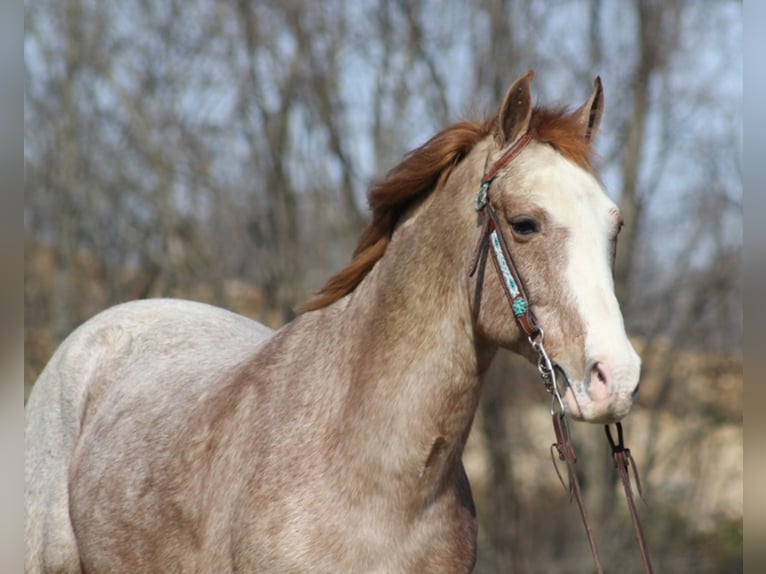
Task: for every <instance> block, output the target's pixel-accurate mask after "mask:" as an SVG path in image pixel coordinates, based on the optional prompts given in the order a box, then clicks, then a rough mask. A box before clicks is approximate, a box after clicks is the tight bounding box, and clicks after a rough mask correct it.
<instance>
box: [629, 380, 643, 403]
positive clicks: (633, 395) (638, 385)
mask: <svg viewBox="0 0 766 574" xmlns="http://www.w3.org/2000/svg"><path fill="white" fill-rule="evenodd" d="M640 386H641V381H638V383H636V388H635V389H633V392H632V393H631V394H630V396H631V397H632V398H634V399H635V398H636V395H637V394H638V388H639V387H640Z"/></svg>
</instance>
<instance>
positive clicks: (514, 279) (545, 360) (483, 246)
mask: <svg viewBox="0 0 766 574" xmlns="http://www.w3.org/2000/svg"><path fill="white" fill-rule="evenodd" d="M531 139H532V136H531V134H530V133H529V132H526V133H525V134H523V135H522V136H521V137H519V138H518V139H517V140H516V141H515V142H514V143H513V145H512V146H511V147H510V148H509V149H508V150H507V151H506V152H505V153H504V154H503V155H502V156H501V157H500V159H498V160H497V161H496V162H495V163H494V164H493V165H492V167H491V168H490V169H489V170H488V171H487V172H486V173H485V175H484V177H482V179H481V187H480V188H479V191H478V193H477V194H476V197H475V199H474V209H475V210H476V212H477V213H478V214H479V220H480V226H481V231H480V233H479V239H478V240H477V242H476V247H475V248H474V251H473V255H472V256H471V260H470V263H469V268H468V275H469V277H472V276H473V275H474V273H475V272H476V270H477V268H479V267H480V268H481V269H480V273H479V277H483V274H484V266H485V265H486V261H487V257H488V256H491V258H492V262H493V263H494V267H495V271H497V274H498V278H499V279H500V283H501V284H502V286H503V291H504V292H505V295H506V298H507V299H508V303H509V304H510V307H511V310H512V312H513V316H514V318H515V320H516V323H517V324H518V326H519V328H520V329H521V330H522V332H523V333H524V334H525V335H526V336H527V339H528V340H529V343H530V345H531V346H532V349H533V350H534V351H535V353H536V354H537V369H538V371H539V373H540V377H541V378H542V380H543V384H544V386H545V389H546V390H547V391H548V392H549V393H550V394H551V417H552V419H553V429H554V433H555V435H556V442H554V443H553V444H552V445H551V447H550V450H551V458H552V460H553V463H554V468H555V469H556V473H557V474H558V477H559V480H561V482H562V484H564V481H563V479H562V477H561V473H560V472H559V470H558V467H557V466H556V459H555V457H554V454H553V453H554V451H555V452H556V453H557V454H558V457H559V460H561V461H563V462H565V463H566V466H567V475H568V479H569V487H568V490H569V493H570V499H571V498H572V497H573V498H575V500H576V501H577V506H578V507H579V510H580V516H581V518H582V522H583V525H584V526H585V531H586V534H587V536H588V542H589V544H590V548H591V553H592V554H593V561H594V563H595V566H596V571H597V572H598V573H599V574H603V571H604V570H603V567H602V566H601V560H600V558H599V554H598V549H597V548H596V539H595V537H594V535H593V528H592V527H591V525H590V520H589V519H588V514H587V511H586V509H585V503H584V501H583V498H582V492H581V489H580V484H579V481H578V479H577V472H576V471H575V463H576V462H577V456H576V454H575V451H574V445H573V444H572V440H571V436H570V434H569V424H568V422H567V418H566V411H565V410H564V402H563V400H562V398H561V394H560V393H559V389H558V385H557V381H556V374H557V372H558V373H559V374H561V375H562V376H563V377H564V379H565V381H566V382H567V383H568V380H567V377H566V373H565V372H564V371H563V369H561V368H560V367H559V366H558V365H557V364H556V363H555V362H553V361H552V360H551V359H550V357H549V356H548V353H547V352H546V350H545V346H544V344H543V341H544V338H545V334H544V332H543V329H542V327H540V325H539V324H538V323H537V319H536V318H535V315H534V313H533V311H532V309H531V306H530V302H529V297H528V296H527V292H526V289H525V288H524V282H523V281H522V280H521V276H520V275H519V272H518V269H517V268H516V265H515V264H514V262H513V257H512V256H511V252H510V250H509V248H508V244H507V242H506V241H505V237H504V236H503V233H502V229H501V227H500V221H499V219H498V216H497V213H496V212H495V209H494V207H493V206H492V203H491V201H490V197H489V189H490V186H491V185H492V182H493V181H494V180H495V178H496V177H497V175H498V174H499V173H500V171H502V170H503V168H505V167H506V166H507V165H508V164H509V163H510V162H511V161H512V160H513V159H514V158H515V157H516V156H518V155H519V154H520V153H521V151H522V150H523V149H524V148H525V147H526V145H527V144H528V143H529V142H530V141H531ZM480 289H481V286H479V285H477V287H476V290H477V301H478V302H480V293H479V291H480ZM476 312H478V310H477V311H476ZM616 427H617V436H618V441H617V442H615V441H614V439H613V437H612V433H611V430H610V427H609V425H604V428H605V430H606V436H607V439H608V441H609V445H610V448H611V450H612V458H613V461H614V465H615V468H616V469H617V471H618V474H619V476H620V479H621V481H622V484H623V488H624V490H625V496H626V499H627V502H628V507H629V509H630V513H631V519H632V521H633V526H634V530H635V533H636V538H637V540H638V545H639V550H640V552H641V558H642V560H643V563H644V571H645V572H647V573H649V574H652V573H653V572H654V570H653V568H652V563H651V559H650V558H649V550H648V548H647V545H646V540H645V538H644V533H643V529H642V528H641V521H640V519H639V517H638V511H637V510H636V507H635V502H634V500H633V489H632V486H631V483H630V473H629V469H630V468H632V469H633V476H634V477H635V479H636V485H637V488H638V492H639V495H640V496H641V497H642V498H643V493H642V492H641V482H640V480H639V478H638V470H637V468H636V463H635V461H634V460H633V457H632V455H631V454H630V449H628V448H626V447H625V444H624V442H623V431H622V424H621V423H619V422H617V423H616ZM565 488H566V485H565Z"/></svg>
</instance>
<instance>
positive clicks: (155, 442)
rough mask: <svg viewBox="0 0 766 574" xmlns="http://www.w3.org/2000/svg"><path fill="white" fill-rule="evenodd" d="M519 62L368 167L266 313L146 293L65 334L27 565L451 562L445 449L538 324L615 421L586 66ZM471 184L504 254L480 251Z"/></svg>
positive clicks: (460, 563)
mask: <svg viewBox="0 0 766 574" xmlns="http://www.w3.org/2000/svg"><path fill="white" fill-rule="evenodd" d="M532 78H533V72H532V71H531V70H530V71H529V72H527V73H526V74H524V75H522V76H521V77H519V78H518V79H517V80H516V81H514V82H513V83H512V84H511V86H510V88H509V89H508V91H507V93H506V95H505V97H504V98H503V100H502V102H501V104H500V106H499V107H498V111H497V112H496V113H494V114H492V115H491V116H490V117H489V118H488V119H486V120H484V121H482V122H472V121H461V122H459V123H456V124H454V125H451V126H449V127H447V128H445V129H443V130H442V131H440V132H439V133H437V134H436V135H434V136H433V137H432V138H431V139H429V140H428V141H427V142H426V143H425V144H423V145H422V146H420V147H418V148H417V149H415V150H413V151H411V152H409V153H408V154H407V155H406V156H405V157H404V159H403V160H402V162H401V163H400V164H399V165H397V166H396V167H394V168H393V169H392V170H391V171H390V172H389V173H388V174H387V175H386V176H385V177H383V178H382V179H380V180H378V181H376V182H374V183H373V184H371V186H370V189H369V190H368V199H369V204H370V208H371V211H372V217H371V221H370V223H369V224H368V226H367V227H366V228H365V230H364V231H363V233H362V235H361V237H360V239H359V243H358V246H357V248H356V251H355V252H354V254H353V256H352V258H351V261H350V263H349V264H348V266H347V267H345V268H344V269H342V270H341V271H339V272H338V273H337V274H335V275H334V276H332V277H331V278H330V279H329V280H328V282H327V284H326V285H325V287H324V288H322V289H321V290H320V291H319V292H317V293H316V294H315V296H314V297H313V298H311V299H310V300H309V301H308V302H307V303H306V304H305V305H304V308H303V309H302V310H301V312H300V313H299V314H298V315H297V317H296V318H295V319H294V320H293V321H292V322H290V323H288V324H287V325H285V326H284V327H282V328H280V329H279V330H277V331H276V332H274V331H272V330H270V329H268V328H266V327H264V326H263V325H261V324H259V323H257V322H255V321H252V320H250V319H248V318H245V317H242V316H239V315H236V314H234V313H231V312H229V311H226V310H223V309H220V308H217V307H213V306H209V305H206V304H202V303H195V302H190V301H182V300H174V299H150V300H141V301H134V302H129V303H124V304H121V305H118V306H115V307H112V308H110V309H107V310H105V311H103V312H101V313H100V314H98V315H96V316H95V317H93V318H91V319H90V320H88V321H86V322H85V323H84V324H83V325H81V326H80V327H78V328H77V329H76V330H75V331H74V332H73V333H72V334H71V335H70V336H69V337H68V338H67V339H65V341H64V342H63V343H62V344H61V345H60V346H59V348H58V349H57V350H56V352H55V354H54V356H53V357H52V359H51V360H50V362H49V364H48V365H47V366H46V368H45V369H44V371H43V372H42V374H41V375H40V377H39V380H38V381H37V383H36V384H35V386H34V388H33V390H32V392H31V395H30V397H29V400H28V404H27V407H26V429H25V430H26V446H25V451H26V457H25V507H26V526H25V567H26V570H27V572H266V573H277V572H278V573H285V572H296V573H297V572H320V573H321V572H333V573H337V572H418V573H431V572H438V573H444V572H455V573H459V572H470V571H471V570H472V569H473V567H474V564H475V560H476V544H477V519H476V510H475V507H474V504H473V499H472V495H471V489H470V484H469V482H468V478H467V476H466V472H465V470H464V467H463V464H462V453H463V449H464V445H465V443H466V439H467V437H468V433H469V430H470V428H471V425H472V422H473V419H474V415H475V412H476V409H477V404H478V401H479V397H480V391H481V386H482V378H483V375H484V374H485V373H486V371H487V369H488V367H489V365H490V363H491V361H492V360H493V357H494V356H495V354H496V352H497V350H498V349H500V348H503V349H508V350H510V351H512V352H515V353H518V354H520V355H522V356H525V357H527V358H528V359H529V360H531V361H536V360H537V359H538V358H539V357H538V355H537V354H536V352H535V346H534V345H530V344H529V343H530V342H533V343H534V342H535V340H533V339H536V338H537V337H538V336H539V337H540V339H542V335H543V331H542V329H544V340H545V348H546V350H547V353H548V354H549V356H550V358H551V361H552V364H553V365H555V369H556V370H557V371H558V372H560V373H563V374H564V375H565V376H564V377H559V378H560V379H563V381H564V382H563V383H562V385H563V386H564V388H563V389H562V390H561V393H560V396H559V399H560V400H561V404H562V408H564V409H565V411H566V414H567V415H569V416H571V417H572V418H574V419H576V420H580V421H585V422H591V423H604V422H610V421H617V420H620V419H621V418H622V417H624V416H625V415H626V414H627V413H628V412H629V410H630V408H631V405H632V403H633V400H634V397H635V392H636V391H637V387H638V380H639V372H640V359H639V357H638V355H637V353H636V352H635V350H634V348H633V346H632V345H631V343H630V341H629V339H628V337H627V335H626V333H625V327H624V324H623V318H622V315H621V312H620V308H619V304H618V302H617V299H616V296H615V293H614V283H613V265H614V261H613V259H614V252H615V245H616V240H617V234H618V231H619V228H620V226H621V216H620V212H619V210H618V209H617V207H616V206H615V204H614V203H613V202H612V201H611V200H610V199H609V198H608V196H607V195H606V194H605V192H604V190H603V188H602V186H601V184H600V183H599V180H598V179H597V174H596V171H595V168H594V166H593V139H594V136H595V135H596V133H597V131H598V128H599V124H600V120H601V114H602V110H603V99H604V97H603V88H602V84H601V81H600V79H599V78H596V80H595V82H594V87H593V91H592V93H591V95H590V96H589V97H588V99H587V100H586V101H585V103H583V104H582V105H581V106H579V107H577V108H565V107H562V108H554V107H543V106H539V105H534V106H533V104H532V95H531V93H532V92H531V84H532ZM511 152H512V153H511ZM501 160H502V161H501ZM490 169H492V171H493V173H492V179H491V184H492V185H491V188H490V187H489V184H488V183H487V182H486V181H484V178H483V176H486V174H487V172H488V171H489V170H490ZM480 182H481V183H482V185H481V190H483V192H484V193H483V196H482V202H480V201H479V199H478V197H479V195H477V191H479V186H480ZM484 183H487V185H483V184H484ZM487 191H489V193H487ZM485 204H486V205H488V206H489V207H490V208H491V209H492V214H493V215H492V224H493V231H494V232H495V233H494V235H493V237H492V241H493V242H494V241H496V240H497V238H498V236H499V237H500V238H501V239H502V242H503V244H504V245H505V246H506V248H507V251H508V255H509V256H510V257H512V265H511V266H512V273H511V275H507V274H503V273H502V272H501V271H503V270H502V269H501V267H502V265H501V266H498V273H492V272H486V267H485V262H486V261H487V259H488V258H490V257H494V255H492V253H491V250H492V247H488V243H489V240H487V238H486V236H485V234H484V232H483V231H482V230H483V229H485V228H486V223H482V222H483V221H484V220H485V218H484V217H483V216H482V214H481V213H480V209H481V208H482V206H483V205H485ZM493 245H494V243H493ZM477 259H478V260H479V262H478V264H477V261H476V260H477ZM492 260H493V261H496V260H495V259H492ZM506 267H507V266H506ZM489 269H491V267H490V268H489ZM506 271H507V269H506ZM509 277H511V278H512V279H513V278H515V279H516V283H520V284H523V289H522V291H523V293H524V294H525V296H526V299H525V300H524V303H526V302H527V301H528V304H529V308H528V309H523V310H522V311H523V313H522V314H521V315H519V314H517V313H518V311H519V309H518V308H517V307H518V302H513V304H509V298H508V294H507V289H508V286H509V285H510V283H509V281H508V278H509ZM512 279H511V283H512V282H513V281H512ZM517 287H521V285H518V286H517ZM514 301H516V300H514ZM520 317H524V318H525V320H527V321H530V320H533V322H534V330H533V332H532V334H531V335H530V334H529V333H528V332H527V330H526V329H524V328H522V327H523V325H522V321H521V320H520ZM557 394H559V393H558V391H557Z"/></svg>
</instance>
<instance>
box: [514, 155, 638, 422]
mask: <svg viewBox="0 0 766 574" xmlns="http://www.w3.org/2000/svg"><path fill="white" fill-rule="evenodd" d="M519 160H521V161H519V166H518V169H519V174H529V175H528V176H527V177H526V180H525V176H524V175H520V176H521V178H522V181H524V185H523V188H524V189H525V190H526V193H528V194H530V197H531V198H533V199H534V200H535V201H536V203H538V204H539V205H541V206H543V207H545V209H546V211H547V212H548V213H549V215H550V217H551V219H552V222H553V224H555V225H558V226H561V227H564V228H565V229H567V231H568V241H567V246H566V254H567V268H566V271H565V275H564V276H565V278H566V281H565V282H566V285H563V286H562V288H563V289H567V290H568V291H569V293H570V294H571V295H572V298H573V300H574V302H575V304H576V308H577V312H578V314H579V316H580V320H581V321H582V323H583V325H584V326H585V348H584V350H583V351H582V352H584V359H585V368H584V372H578V373H575V372H568V373H567V375H568V376H569V379H570V383H571V386H570V389H569V390H568V391H567V396H566V403H567V405H568V407H569V410H570V414H571V415H572V416H573V417H574V418H578V419H583V420H587V421H589V422H610V421H613V420H619V419H620V418H622V417H623V416H625V415H626V414H627V413H628V411H629V410H630V407H631V405H632V403H633V391H634V390H635V388H636V385H637V384H638V378H639V372H640V365H641V362H640V359H639V357H638V355H637V354H636V352H635V350H634V349H633V346H632V344H631V343H630V340H629V339H628V337H627V334H626V333H625V326H624V323H623V319H622V313H621V312H620V308H619V304H618V302H617V298H616V297H615V294H614V282H613V279H612V269H611V261H610V256H609V253H610V239H611V236H612V235H613V233H614V230H615V228H616V226H617V224H618V222H617V218H618V217H619V212H618V211H617V208H616V206H615V205H614V203H613V202H612V201H611V200H610V199H609V198H608V197H607V196H606V194H605V193H604V192H603V190H602V189H601V186H600V185H599V183H598V181H597V180H596V179H595V178H594V177H593V176H592V175H591V174H590V173H588V172H586V171H585V170H583V169H581V168H579V167H578V166H576V165H575V164H573V163H572V162H570V161H568V160H566V159H565V158H564V157H563V156H561V155H560V154H559V153H557V152H556V151H554V150H553V149H552V148H550V147H549V146H546V145H542V144H537V145H534V146H533V145H530V146H529V148H528V150H526V153H525V154H524V155H523V157H520V158H519ZM533 304H534V302H533ZM543 328H545V325H543ZM565 344H566V343H565ZM552 358H553V359H554V360H556V358H555V357H552ZM562 366H563V365H562Z"/></svg>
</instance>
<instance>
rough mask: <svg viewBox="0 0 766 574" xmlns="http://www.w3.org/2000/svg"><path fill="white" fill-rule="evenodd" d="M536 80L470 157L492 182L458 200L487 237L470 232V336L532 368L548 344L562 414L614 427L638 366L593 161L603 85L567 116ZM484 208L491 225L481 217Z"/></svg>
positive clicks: (608, 211)
mask: <svg viewBox="0 0 766 574" xmlns="http://www.w3.org/2000/svg"><path fill="white" fill-rule="evenodd" d="M531 80H532V72H528V73H527V74H526V75H524V76H522V77H521V78H519V79H518V80H517V81H516V82H514V83H513V84H512V85H511V87H510V89H509V90H508V92H507V94H506V96H505V98H504V100H503V103H502V104H501V106H500V108H499V112H498V114H497V116H496V118H494V120H493V121H492V123H491V125H490V127H489V130H488V131H489V132H490V134H489V135H488V136H487V137H486V138H485V140H484V141H483V142H481V144H480V145H477V146H476V148H475V149H474V150H472V154H476V155H475V156H474V162H473V163H474V164H477V165H479V166H480V169H481V170H482V173H483V174H484V176H483V178H482V180H481V183H484V184H487V185H483V186H482V187H481V188H480V181H478V180H474V183H475V186H474V187H473V188H472V191H473V192H474V193H476V192H478V197H477V198H476V199H475V200H474V205H473V206H472V205H471V200H470V199H469V198H468V197H465V198H463V200H462V201H463V202H464V204H465V205H464V206H463V208H464V219H465V220H466V221H467V222H468V224H469V225H470V226H471V227H472V228H473V229H474V230H475V229H476V228H477V227H478V228H479V229H480V231H474V234H476V233H478V234H479V236H480V237H479V239H478V240H477V241H478V245H477V246H476V247H474V246H473V245H468V246H466V250H467V254H469V255H470V257H471V259H472V260H473V262H472V264H471V267H472V273H471V278H470V279H469V281H470V284H469V293H470V296H471V305H472V306H473V309H474V328H475V330H476V332H477V335H478V336H479V337H480V338H481V339H483V340H485V341H488V342H489V343H491V344H493V345H497V346H500V347H504V348H507V349H510V350H513V351H515V352H518V353H521V354H523V355H525V356H527V357H528V358H530V359H531V360H533V361H539V360H540V356H539V352H535V351H536V347H535V346H534V345H532V344H531V343H534V342H535V340H540V341H542V340H543V338H544V345H545V347H544V348H545V349H546V351H547V355H548V356H549V357H550V359H551V361H552V363H553V365H554V367H555V371H556V372H558V373H559V374H560V375H563V376H559V377H558V378H559V380H560V381H561V380H562V379H563V382H564V386H563V387H562V388H561V396H562V399H563V400H562V402H563V405H564V409H565V410H566V412H567V413H568V414H570V415H571V416H572V417H573V418H575V419H578V420H584V421H588V422H593V423H603V422H612V421H616V420H619V419H621V418H622V417H624V416H625V415H626V414H627V413H628V411H629V410H630V408H631V405H632V403H633V399H634V397H635V394H636V392H637V390H638V382H639V372H640V359H639V357H638V355H637V354H636V352H635V350H634V349H633V346H632V345H631V342H630V340H629V339H628V336H627V334H626V333H625V327H624V324H623V318H622V314H621V312H620V307H619V304H618V302H617V298H616V296H615V293H614V281H613V266H614V254H615V249H616V242H617V235H618V232H619V230H620V227H621V226H622V219H621V215H620V211H619V209H618V208H617V206H616V205H615V204H614V203H613V202H612V201H611V200H610V199H609V198H608V197H607V195H606V194H605V192H604V190H603V189H602V186H601V184H600V183H599V181H598V179H597V177H596V175H595V172H594V170H593V167H592V164H591V159H590V158H591V147H592V142H593V137H594V136H595V134H596V132H597V131H598V127H599V122H600V119H601V113H602V110H603V91H602V87H601V81H600V79H598V78H597V79H596V81H595V87H594V90H593V92H592V94H591V96H590V97H589V98H588V99H587V101H586V102H585V103H584V104H583V105H582V106H581V107H580V108H578V109H577V110H575V111H574V112H572V113H568V112H567V111H566V110H550V109H543V108H535V107H533V106H532V98H531V90H530V87H531ZM489 172H491V173H489ZM485 204H486V208H484V205H485ZM484 209H487V210H490V211H491V212H492V218H489V216H487V215H486V214H485V213H480V215H479V216H478V217H477V213H476V212H477V211H479V212H481V211H483V210H484ZM487 225H490V227H493V228H496V235H497V237H496V238H489V237H486V234H487V231H488V230H487ZM493 240H494V241H495V242H497V241H498V240H499V242H500V243H503V244H504V246H505V247H506V248H507V253H508V255H509V257H510V259H511V260H509V261H508V262H507V265H508V267H510V271H511V273H510V275H511V277H510V282H511V289H512V288H513V286H514V285H513V284H514V283H520V285H518V286H517V290H520V291H521V293H522V297H520V298H521V299H523V301H521V302H520V303H518V304H519V305H520V306H521V309H518V308H517V309H514V308H513V307H514V306H515V305H514V304H513V296H512V295H511V294H510V293H509V292H508V284H507V282H508V281H509V279H508V278H507V275H508V273H504V270H503V265H502V263H500V264H499V265H498V261H497V259H494V263H495V265H494V267H495V268H496V270H497V272H494V270H492V269H491V268H490V267H486V268H485V266H484V263H485V262H486V260H487V259H489V258H494V257H496V255H497V254H496V253H495V252H494V251H493V245H491V244H490V243H492V241H493ZM482 242H484V243H482ZM488 244H489V245H488ZM495 247H497V245H496V244H495ZM498 252H499V253H502V251H500V250H498ZM501 258H502V257H501ZM477 259H479V260H483V261H476V260H477ZM477 266H479V269H478V272H475V271H476V267H477ZM504 274H505V277H504ZM504 283H505V285H504ZM523 295H525V297H524V296H523ZM525 305H528V309H526V308H525ZM522 311H523V312H524V313H521V312H522ZM522 315H523V317H522ZM520 317H521V318H524V319H526V324H525V322H524V321H520V320H519V318H520ZM530 322H531V325H530Z"/></svg>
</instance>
